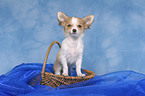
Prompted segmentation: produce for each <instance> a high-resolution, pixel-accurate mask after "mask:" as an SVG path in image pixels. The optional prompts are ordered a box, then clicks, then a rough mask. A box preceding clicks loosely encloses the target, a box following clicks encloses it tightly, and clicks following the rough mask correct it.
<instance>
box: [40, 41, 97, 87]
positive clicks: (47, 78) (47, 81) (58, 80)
mask: <svg viewBox="0 0 145 96" xmlns="http://www.w3.org/2000/svg"><path fill="white" fill-rule="evenodd" d="M55 43H57V44H58V45H59V47H60V48H61V45H60V43H59V42H58V41H53V42H52V43H51V44H50V46H49V48H48V50H47V53H46V56H45V59H44V63H43V68H42V71H41V76H42V80H41V82H40V85H47V86H51V87H54V88H56V87H58V86H60V85H69V84H74V83H78V82H81V81H86V80H89V79H91V78H93V77H94V76H95V73H94V72H92V71H90V70H85V69H83V70H84V71H85V72H86V73H87V76H85V77H80V76H76V77H73V76H63V75H55V74H53V73H50V72H45V67H46V62H47V58H48V55H49V52H50V50H51V47H52V46H53V45H54V44H55Z"/></svg>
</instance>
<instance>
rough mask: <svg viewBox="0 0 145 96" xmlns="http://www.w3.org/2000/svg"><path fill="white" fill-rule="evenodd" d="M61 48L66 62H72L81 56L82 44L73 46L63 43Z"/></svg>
mask: <svg viewBox="0 0 145 96" xmlns="http://www.w3.org/2000/svg"><path fill="white" fill-rule="evenodd" d="M62 50H63V55H64V56H65V58H66V59H67V62H70V63H74V62H75V61H76V60H77V59H78V58H79V57H80V56H82V52H83V46H82V45H74V46H69V45H65V46H64V47H63V49H62Z"/></svg>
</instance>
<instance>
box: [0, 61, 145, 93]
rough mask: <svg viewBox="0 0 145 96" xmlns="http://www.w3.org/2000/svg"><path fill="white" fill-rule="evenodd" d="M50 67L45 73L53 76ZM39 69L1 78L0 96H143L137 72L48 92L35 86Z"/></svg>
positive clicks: (143, 78) (24, 67)
mask: <svg viewBox="0 0 145 96" xmlns="http://www.w3.org/2000/svg"><path fill="white" fill-rule="evenodd" d="M52 67H53V64H48V65H46V71H47V72H53V68H52ZM41 69H42V64H41V63H40V64H36V63H27V64H21V65H19V66H16V67H15V68H13V69H12V70H11V71H10V72H8V73H6V74H5V75H1V76H0V96H54V95H55V96H75V95H78V96H88V95H89V96H145V75H144V74H140V73H137V72H133V71H119V72H114V73H109V74H106V75H102V76H95V77H94V78H93V79H90V80H88V81H84V82H80V83H76V84H71V85H62V86H59V87H57V88H52V87H50V86H45V85H40V84H39V83H40V80H41V76H40V72H41ZM71 72H72V73H74V71H71Z"/></svg>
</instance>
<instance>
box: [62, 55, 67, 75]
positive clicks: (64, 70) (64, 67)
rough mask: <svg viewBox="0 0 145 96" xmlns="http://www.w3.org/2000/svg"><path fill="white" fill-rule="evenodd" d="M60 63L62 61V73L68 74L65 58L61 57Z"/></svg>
mask: <svg viewBox="0 0 145 96" xmlns="http://www.w3.org/2000/svg"><path fill="white" fill-rule="evenodd" d="M61 63H62V67H63V73H62V75H64V76H68V66H67V62H66V58H64V57H63V58H62V59H61Z"/></svg>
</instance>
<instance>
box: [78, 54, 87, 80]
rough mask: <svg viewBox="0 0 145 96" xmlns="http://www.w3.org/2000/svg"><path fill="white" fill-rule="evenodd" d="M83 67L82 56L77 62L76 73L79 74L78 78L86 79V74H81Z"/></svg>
mask: <svg viewBox="0 0 145 96" xmlns="http://www.w3.org/2000/svg"><path fill="white" fill-rule="evenodd" d="M81 65H82V56H80V57H79V58H78V60H77V62H76V72H77V76H81V77H84V76H86V75H85V74H82V72H81Z"/></svg>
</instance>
